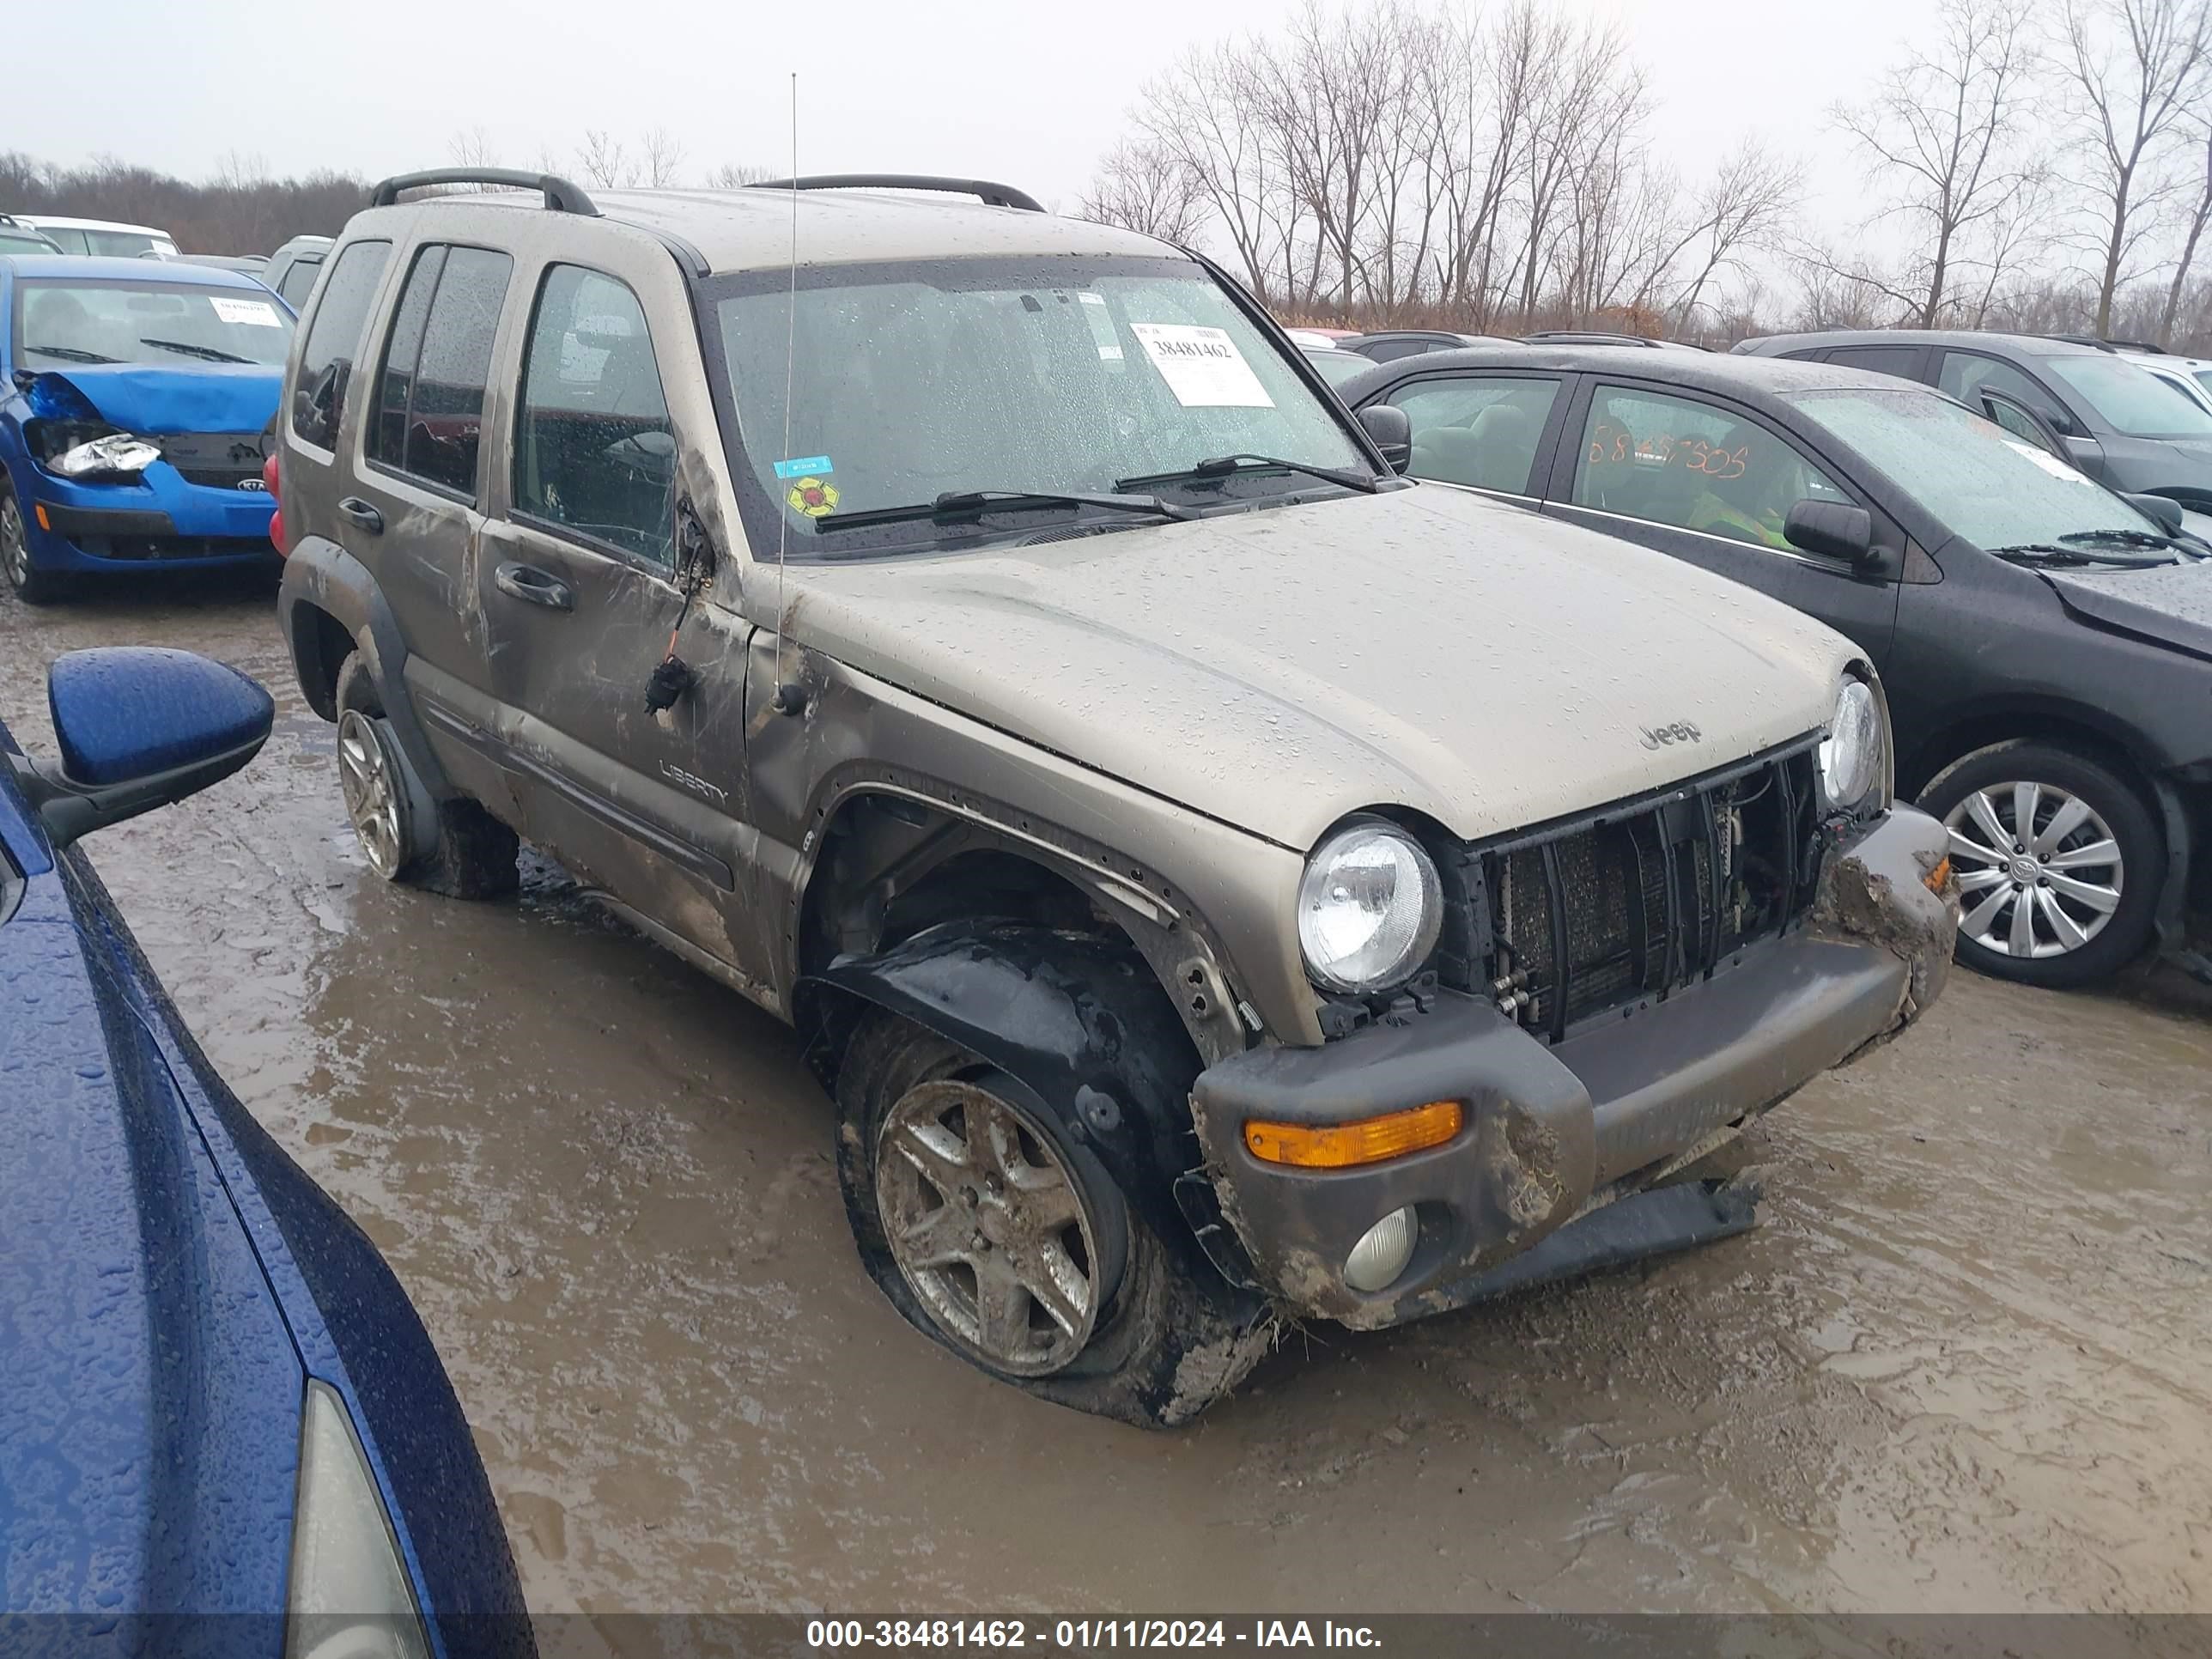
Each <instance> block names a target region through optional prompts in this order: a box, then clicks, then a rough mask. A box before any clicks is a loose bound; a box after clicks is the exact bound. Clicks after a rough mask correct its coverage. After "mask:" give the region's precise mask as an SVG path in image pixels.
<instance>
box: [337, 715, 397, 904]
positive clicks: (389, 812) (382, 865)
mask: <svg viewBox="0 0 2212 1659" xmlns="http://www.w3.org/2000/svg"><path fill="white" fill-rule="evenodd" d="M338 792H339V793H341V794H343V796H344V797H345V809H346V817H347V818H348V819H349V821H350V822H351V823H352V824H353V833H354V838H355V839H356V841H358V842H360V843H361V850H362V856H363V857H365V858H367V859H368V867H369V868H370V869H372V870H374V871H375V872H376V873H377V874H378V875H380V876H381V877H383V878H384V879H385V880H386V881H392V880H396V879H397V878H398V875H399V868H400V866H401V865H402V864H404V862H405V861H406V858H405V850H404V849H405V848H406V845H407V842H406V838H405V835H404V828H403V826H402V824H401V822H400V814H399V780H398V779H397V778H395V777H394V776H393V775H392V763H391V759H390V757H389V756H388V755H387V754H386V750H385V747H384V739H383V737H382V735H381V734H380V732H378V731H377V729H376V722H375V720H374V719H372V718H371V717H370V716H368V715H367V714H362V712H361V710H359V709H358V708H349V709H347V710H346V711H345V713H344V714H341V715H340V716H339V717H338Z"/></svg>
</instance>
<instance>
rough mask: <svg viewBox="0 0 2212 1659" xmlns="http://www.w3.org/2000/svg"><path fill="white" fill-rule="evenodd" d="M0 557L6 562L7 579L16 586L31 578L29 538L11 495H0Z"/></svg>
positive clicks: (19, 508)
mask: <svg viewBox="0 0 2212 1659" xmlns="http://www.w3.org/2000/svg"><path fill="white" fill-rule="evenodd" d="M0 559H4V560H5V561H6V562H7V566H8V580H9V581H11V582H13V583H14V584H15V586H18V587H21V586H22V585H23V584H24V583H25V582H27V581H28V580H31V538H30V534H29V532H27V531H26V530H25V529H24V527H23V509H22V508H21V507H19V506H17V505H16V503H15V497H14V496H13V495H5V496H0Z"/></svg>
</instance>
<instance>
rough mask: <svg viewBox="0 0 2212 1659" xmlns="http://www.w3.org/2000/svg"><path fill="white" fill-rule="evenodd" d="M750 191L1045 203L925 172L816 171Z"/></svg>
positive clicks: (1003, 188) (981, 182) (1009, 189)
mask: <svg viewBox="0 0 2212 1659" xmlns="http://www.w3.org/2000/svg"><path fill="white" fill-rule="evenodd" d="M746 188H747V189H750V190H941V191H947V192H949V193H950V194H951V195H954V196H976V197H981V198H982V201H983V205H984V206H986V207H1003V208H1019V209H1021V210H1022V211H1023V212H1024V213H1042V212H1043V211H1044V204H1043V203H1042V202H1040V201H1038V200H1037V198H1036V197H1034V196H1031V195H1030V194H1029V192H1028V191H1019V190H1016V189H1015V188H1014V187H1013V186H1012V185H994V184H993V183H992V182H991V181H990V180H989V179H940V178H938V177H937V176H936V175H935V174H934V173H810V174H808V175H807V176H806V177H805V178H803V179H761V180H760V181H759V182H758V183H757V184H753V185H748V186H746Z"/></svg>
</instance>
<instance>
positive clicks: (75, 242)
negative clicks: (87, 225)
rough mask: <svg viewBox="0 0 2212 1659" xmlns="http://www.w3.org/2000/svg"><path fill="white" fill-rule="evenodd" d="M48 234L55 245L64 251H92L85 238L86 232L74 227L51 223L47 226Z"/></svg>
mask: <svg viewBox="0 0 2212 1659" xmlns="http://www.w3.org/2000/svg"><path fill="white" fill-rule="evenodd" d="M46 234H47V235H48V236H49V237H51V238H52V240H53V244H54V246H56V247H58V248H59V249H60V250H61V251H62V252H64V253H89V252H92V249H91V247H90V246H89V245H88V244H87V243H86V241H85V240H84V233H83V232H82V231H81V230H76V229H72V228H70V226H68V225H49V226H47V227H46Z"/></svg>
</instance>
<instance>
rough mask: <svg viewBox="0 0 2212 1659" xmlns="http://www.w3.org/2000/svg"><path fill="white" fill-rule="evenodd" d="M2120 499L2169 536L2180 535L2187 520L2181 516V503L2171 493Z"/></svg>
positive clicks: (2131, 496)
mask: <svg viewBox="0 0 2212 1659" xmlns="http://www.w3.org/2000/svg"><path fill="white" fill-rule="evenodd" d="M2120 499H2121V500H2122V501H2125V502H2126V503H2127V504H2128V505H2129V506H2130V507H2133V508H2135V510H2136V512H2138V513H2142V515H2143V517H2145V518H2146V519H2148V520H2150V521H2151V522H2152V523H2154V524H2155V525H2156V526H2158V527H2159V528H2160V530H2163V531H2164V532H2166V534H2167V535H2169V536H2179V534H2180V533H2181V527H2182V525H2183V524H2184V523H2185V520H2183V518H2182V516H2181V503H2180V502H2179V501H2175V500H2174V499H2173V497H2172V496H2171V495H2122V496H2121V497H2120Z"/></svg>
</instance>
